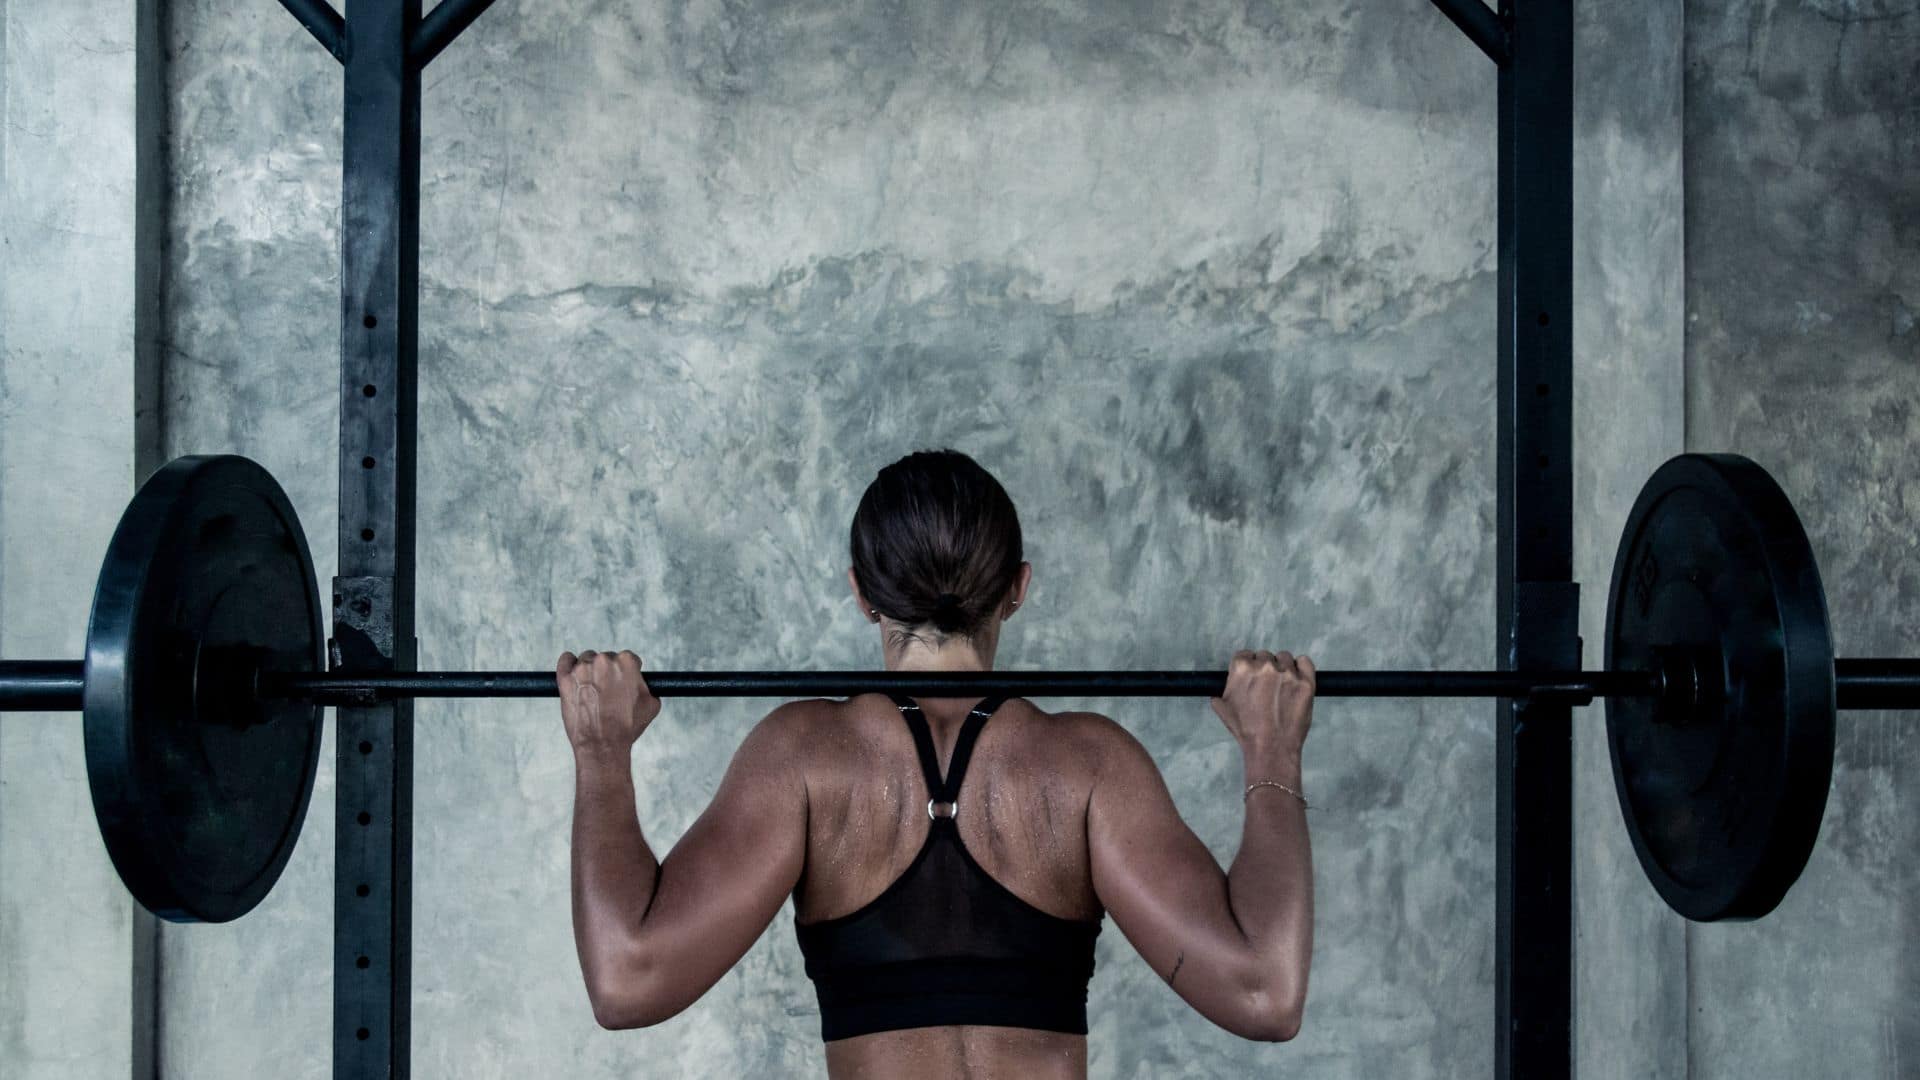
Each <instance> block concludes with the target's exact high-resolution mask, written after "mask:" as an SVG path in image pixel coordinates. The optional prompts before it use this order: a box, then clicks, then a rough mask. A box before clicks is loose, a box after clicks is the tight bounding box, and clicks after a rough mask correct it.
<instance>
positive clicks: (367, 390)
mask: <svg viewBox="0 0 1920 1080" xmlns="http://www.w3.org/2000/svg"><path fill="white" fill-rule="evenodd" d="M379 392H380V391H378V390H375V389H374V388H373V384H372V383H368V384H367V385H365V386H363V387H361V388H360V396H361V397H372V396H373V395H375V394H377V393H379Z"/></svg>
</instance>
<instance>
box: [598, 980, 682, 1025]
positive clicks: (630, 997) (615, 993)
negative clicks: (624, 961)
mask: <svg viewBox="0 0 1920 1080" xmlns="http://www.w3.org/2000/svg"><path fill="white" fill-rule="evenodd" d="M587 1001H588V1003H589V1004H591V1005H592V1006H593V1022H594V1023H596V1024H599V1025H600V1026H601V1027H602V1028H603V1029H605V1030H607V1031H632V1030H634V1029H636V1028H645V1027H652V1026H654V1025H655V1024H659V1023H663V1022H665V1021H667V1020H670V1019H672V1018H673V1017H674V1016H676V1015H678V1014H679V1012H680V1008H679V1007H676V1006H674V1005H672V1004H671V1003H669V1002H668V1001H667V1000H666V995H665V994H663V993H661V992H660V989H659V985H658V980H656V979H654V978H653V977H652V976H651V975H650V973H649V972H648V971H647V970H646V968H645V967H644V966H642V965H627V966H623V969H622V970H620V971H618V972H617V973H614V972H607V973H603V974H600V975H599V976H598V977H595V978H589V979H588V980H587Z"/></svg>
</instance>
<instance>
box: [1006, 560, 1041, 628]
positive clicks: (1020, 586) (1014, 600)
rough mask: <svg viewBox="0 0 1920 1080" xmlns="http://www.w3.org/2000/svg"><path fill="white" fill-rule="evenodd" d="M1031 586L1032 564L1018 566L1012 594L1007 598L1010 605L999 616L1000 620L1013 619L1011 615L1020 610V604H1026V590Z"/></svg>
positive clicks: (1026, 563) (1025, 563)
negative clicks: (1018, 570) (1018, 569)
mask: <svg viewBox="0 0 1920 1080" xmlns="http://www.w3.org/2000/svg"><path fill="white" fill-rule="evenodd" d="M1032 584H1033V564H1032V563H1030V562H1023V563H1021V564H1020V572H1019V573H1018V574H1015V575H1014V578H1013V592H1012V594H1011V595H1009V596H1008V597H1007V599H1008V600H1009V601H1010V603H1008V605H1007V610H1006V613H1005V614H1003V615H1001V616H1000V617H1001V618H1003V619H1011V618H1013V613H1014V612H1016V611H1018V610H1020V605H1021V604H1024V603H1026V602H1027V589H1028V587H1029V586H1031V585H1032Z"/></svg>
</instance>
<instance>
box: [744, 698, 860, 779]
mask: <svg viewBox="0 0 1920 1080" xmlns="http://www.w3.org/2000/svg"><path fill="white" fill-rule="evenodd" d="M841 704H842V703H841V702H837V701H828V700H825V699H824V698H811V699H807V700H804V701H789V702H787V703H785V704H783V705H780V706H778V707H776V708H775V709H774V710H773V711H772V712H769V713H768V714H767V715H766V716H764V717H762V718H761V720H760V722H759V723H757V724H755V725H754V726H753V730H751V731H749V732H748V733H747V737H746V740H745V741H743V742H742V743H741V744H740V752H739V756H740V757H741V758H743V759H748V760H752V761H755V762H758V763H761V764H764V765H769V766H773V765H777V766H781V767H784V768H796V767H799V768H804V767H805V765H806V763H807V761H808V759H809V757H810V756H811V755H813V754H814V753H816V752H817V751H818V749H819V748H820V746H821V745H822V743H823V742H824V741H825V740H826V739H827V738H828V737H829V735H830V733H831V732H833V731H835V730H836V728H837V727H838V724H837V722H838V720H839V719H840V716H839V709H840V707H841Z"/></svg>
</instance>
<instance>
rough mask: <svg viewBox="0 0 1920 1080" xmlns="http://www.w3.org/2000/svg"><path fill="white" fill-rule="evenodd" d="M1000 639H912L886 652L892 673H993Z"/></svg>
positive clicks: (981, 637) (992, 636)
mask: <svg viewBox="0 0 1920 1080" xmlns="http://www.w3.org/2000/svg"><path fill="white" fill-rule="evenodd" d="M997 637H998V635H988V634H982V635H981V636H980V637H979V638H976V639H968V638H963V637H959V636H957V635H956V636H952V637H946V638H939V639H935V640H933V641H928V640H926V639H923V638H918V637H916V638H911V639H909V640H908V641H907V642H906V643H905V644H904V645H901V646H899V647H892V646H889V647H888V648H887V649H886V664H887V670H888V671H991V670H992V669H993V654H994V650H995V646H997V645H998V644H999V642H998V641H997V640H995V639H996V638H997Z"/></svg>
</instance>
